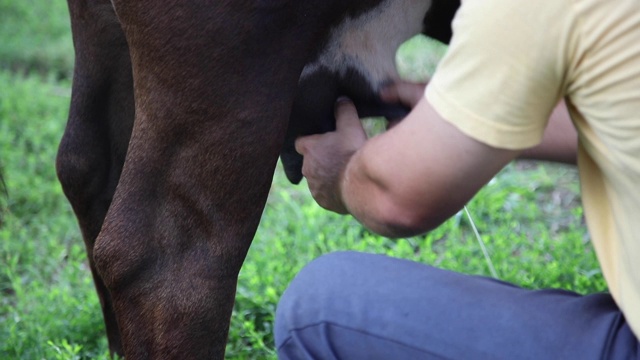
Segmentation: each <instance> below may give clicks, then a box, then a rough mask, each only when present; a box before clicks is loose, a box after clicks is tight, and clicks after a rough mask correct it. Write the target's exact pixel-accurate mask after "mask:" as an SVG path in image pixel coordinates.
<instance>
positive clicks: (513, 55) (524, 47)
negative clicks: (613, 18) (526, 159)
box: [425, 0, 572, 150]
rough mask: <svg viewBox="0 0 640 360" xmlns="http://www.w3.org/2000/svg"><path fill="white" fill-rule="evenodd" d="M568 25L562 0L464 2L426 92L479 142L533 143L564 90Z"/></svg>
mask: <svg viewBox="0 0 640 360" xmlns="http://www.w3.org/2000/svg"><path fill="white" fill-rule="evenodd" d="M571 26H572V21H571V9H570V4H569V1H565V0H536V1H519V0H465V1H463V2H462V6H461V7H460V9H459V10H458V13H457V14H456V17H455V19H454V21H453V25H452V27H453V38H452V41H451V44H450V46H449V49H448V51H447V53H446V54H445V56H444V58H443V59H442V61H441V62H440V64H439V65H438V68H437V69H436V72H435V74H434V76H433V78H432V80H431V82H430V83H429V85H428V86H427V90H426V92H425V96H426V97H427V100H428V101H429V102H430V104H431V105H432V106H433V107H434V108H435V110H436V111H437V112H438V113H439V114H440V115H441V116H442V117H443V118H445V119H446V120H447V121H449V122H450V123H452V124H453V125H455V126H456V127H457V128H458V129H460V130H461V131H462V132H464V133H465V134H467V135H468V136H470V137H472V138H474V139H476V140H478V141H481V142H483V143H485V144H488V145H490V146H493V147H497V148H506V149H514V150H517V149H525V148H529V147H532V146H535V145H537V144H538V143H540V141H541V139H542V135H543V133H544V128H545V127H546V124H547V122H548V119H549V116H550V114H551V112H552V110H553V108H554V107H555V105H556V104H557V103H558V101H559V100H560V98H561V97H562V95H563V92H564V91H565V84H564V82H565V79H564V78H565V75H564V74H565V66H566V65H565V64H566V58H567V52H568V51H570V46H571V42H570V40H569V38H570V34H571Z"/></svg>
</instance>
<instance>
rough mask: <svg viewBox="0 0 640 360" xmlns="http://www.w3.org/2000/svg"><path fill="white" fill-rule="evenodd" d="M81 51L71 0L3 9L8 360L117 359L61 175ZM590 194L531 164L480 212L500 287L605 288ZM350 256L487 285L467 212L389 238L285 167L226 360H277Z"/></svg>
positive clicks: (473, 207)
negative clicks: (301, 307) (282, 311)
mask: <svg viewBox="0 0 640 360" xmlns="http://www.w3.org/2000/svg"><path fill="white" fill-rule="evenodd" d="M70 41H71V40H70V34H69V28H68V24H67V14H66V5H65V3H64V2H63V1H61V0H59V1H55V2H49V1H39V2H36V1H35V0H23V1H17V0H15V1H8V0H0V167H1V168H2V170H3V172H4V178H5V187H6V193H4V192H3V193H0V359H96V358H97V359H100V358H106V357H107V344H106V339H105V337H104V327H103V324H102V319H101V314H100V310H99V304H98V300H97V297H96V295H95V293H94V289H93V285H92V282H91V277H90V274H89V271H88V268H87V265H86V257H85V254H84V248H83V244H82V240H81V237H80V234H79V231H78V228H77V225H76V223H75V219H74V217H73V214H72V212H71V209H70V207H69V205H68V203H67V202H66V200H65V198H64V196H63V194H62V191H61V189H60V186H59V184H58V183H57V181H56V178H55V171H54V158H55V152H56V147H57V143H58V141H59V139H60V137H61V135H62V131H63V128H64V123H65V119H66V115H67V108H68V103H69V96H70V79H69V74H70V73H71V66H72V58H73V57H72V46H71V42H70ZM425 45H426V47H427V50H424V48H425ZM441 51H442V49H441V48H440V49H436V50H435V53H434V47H433V46H432V45H430V44H428V43H425V41H424V40H416V41H414V42H412V43H411V44H409V45H408V46H407V47H406V48H405V49H404V50H403V55H402V57H401V59H400V61H399V62H400V63H401V65H402V67H403V69H404V70H403V71H404V72H405V73H411V74H416V73H418V74H419V75H418V77H424V76H426V74H427V73H428V72H429V71H431V70H432V69H433V64H434V63H435V61H437V58H438V56H439V54H440V53H441ZM578 187H579V185H578V181H577V175H576V172H575V170H574V169H573V168H571V167H564V166H549V165H536V164H533V163H528V162H520V163H514V164H512V165H510V166H509V167H508V168H507V169H505V170H504V171H503V172H501V173H500V174H499V175H498V176H497V177H496V178H495V179H494V180H493V181H491V183H490V184H489V185H488V186H487V187H486V188H485V189H483V190H482V191H481V192H480V193H479V194H478V195H477V196H476V197H475V198H474V199H473V200H472V201H471V202H470V203H469V205H468V207H469V210H470V212H471V214H472V216H473V218H474V220H475V222H476V225H477V226H478V228H479V231H480V233H481V234H482V238H483V239H484V241H485V242H486V244H487V248H488V251H489V253H490V255H491V258H492V260H493V263H494V264H495V266H496V270H497V273H498V276H499V277H500V278H501V279H503V280H506V281H511V282H514V283H516V284H519V285H521V286H524V287H527V288H547V287H562V288H566V289H571V290H575V291H578V292H582V293H587V292H595V291H602V290H604V289H606V285H605V283H604V281H603V279H602V275H601V273H600V270H599V267H598V265H597V262H596V259H595V256H594V253H593V250H592V248H591V245H590V242H589V237H588V234H587V233H586V231H585V227H584V221H583V214H582V208H581V205H580V196H579V193H578ZM346 249H351V250H358V251H367V252H374V253H384V254H388V255H391V256H397V257H402V258H407V259H412V260H415V261H420V262H424V263H428V264H432V265H436V266H439V267H443V268H447V269H452V270H457V271H461V272H465V273H470V274H483V275H489V270H488V267H487V263H486V262H485V260H484V258H483V256H482V253H481V250H480V247H479V246H478V244H477V242H476V239H475V237H474V235H473V231H472V229H471V227H470V225H469V221H468V219H467V218H466V217H465V216H464V214H462V213H461V214H458V215H456V216H455V217H453V218H452V219H451V220H449V221H448V222H446V223H445V224H444V225H442V226H441V227H440V228H438V229H437V230H435V231H433V232H431V233H429V234H427V235H425V236H421V237H416V238H410V239H403V240H397V241H391V240H388V239H385V238H382V237H379V236H376V235H375V234H372V233H370V232H369V231H367V230H366V229H364V228H363V227H362V226H360V225H359V224H358V223H357V222H355V221H354V220H353V219H352V218H350V217H341V216H336V215H334V214H329V213H327V212H325V211H323V210H322V209H320V208H319V207H318V206H317V205H316V204H315V203H314V202H313V200H312V199H311V198H310V196H309V195H308V191H307V189H306V186H305V185H304V184H303V185H301V186H293V185H290V184H288V183H287V182H286V180H285V178H284V176H283V175H282V173H281V171H280V169H278V171H277V172H276V176H275V180H274V184H273V187H272V189H271V194H270V197H269V201H268V204H267V207H266V209H265V212H264V216H263V219H262V222H261V225H260V228H259V230H258V233H257V234H256V238H255V240H254V243H253V245H252V248H251V250H250V252H249V255H248V258H247V261H246V263H245V265H244V267H243V269H242V272H241V274H240V280H239V286H238V296H237V301H236V306H235V310H234V314H233V320H232V327H231V331H230V335H229V345H228V347H227V350H228V351H227V352H228V357H229V358H231V359H274V358H275V354H274V350H273V336H272V331H271V330H272V323H273V314H274V310H275V307H276V304H277V301H278V298H279V296H280V294H281V293H282V292H283V290H284V289H285V288H286V286H287V283H288V282H289V281H290V280H291V279H292V277H293V276H294V275H295V274H296V272H297V271H299V270H300V268H301V267H303V266H304V265H305V264H306V263H308V262H309V261H310V260H312V259H314V258H315V257H317V256H319V255H321V254H324V253H327V252H331V251H336V250H346Z"/></svg>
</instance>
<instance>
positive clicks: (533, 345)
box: [275, 0, 640, 359]
mask: <svg viewBox="0 0 640 360" xmlns="http://www.w3.org/2000/svg"><path fill="white" fill-rule="evenodd" d="M453 30H454V35H453V38H452V42H451V45H450V47H449V50H448V52H447V54H446V55H445V57H444V59H443V60H442V62H441V64H440V66H439V67H438V69H437V70H436V73H435V75H434V77H433V79H432V80H431V82H430V83H429V85H428V86H427V89H426V92H425V96H424V97H423V96H421V95H422V93H421V91H420V90H419V88H417V87H416V86H414V85H408V84H399V85H396V86H395V87H392V88H391V89H388V90H387V91H386V94H385V96H386V98H387V99H389V100H390V101H393V100H399V101H403V102H405V103H408V104H410V105H414V108H413V111H412V112H411V113H410V114H409V115H408V116H407V117H406V118H405V119H404V120H402V122H400V123H399V124H398V125H396V126H394V127H393V128H391V129H390V130H389V131H388V132H386V133H384V134H382V135H380V136H377V137H375V138H372V139H370V140H367V139H366V136H365V134H364V131H363V130H362V127H361V125H360V122H359V119H358V115H357V113H356V111H355V109H354V107H353V105H352V104H351V103H350V102H348V101H346V100H340V101H339V102H338V103H337V105H336V119H337V130H336V131H335V132H332V133H328V134H323V135H314V136H309V137H304V138H300V139H299V140H298V141H297V143H296V149H297V151H298V152H300V153H301V154H303V155H304V166H303V174H304V175H305V177H306V178H307V181H308V184H309V188H310V190H311V193H312V195H313V196H314V198H315V199H316V201H317V202H318V203H319V204H320V205H321V206H323V207H324V208H326V209H328V210H331V211H335V212H338V213H343V214H347V213H350V214H352V215H353V216H355V217H356V218H357V219H358V220H359V221H361V222H362V223H363V224H364V225H365V226H367V227H368V228H370V229H372V230H373V231H375V232H378V233H380V234H382V235H386V236H389V237H404V236H410V235H416V234H421V233H424V232H426V231H429V230H431V229H433V228H435V227H437V226H438V225H439V224H441V223H442V222H443V221H444V220H445V219H447V218H448V217H450V216H451V215H453V214H455V213H456V212H457V211H459V210H460V208H461V207H462V206H463V205H464V204H465V203H466V202H467V201H468V200H469V199H471V198H472V197H473V195H474V194H475V193H476V192H477V191H478V190H479V189H480V188H481V187H482V186H484V184H486V183H487V182H488V181H489V180H490V179H491V178H492V177H493V176H494V175H495V174H496V173H497V172H498V171H499V170H500V169H502V167H504V166H505V165H506V164H507V163H509V162H510V161H512V160H513V159H515V158H516V157H518V156H526V157H531V158H543V159H547V160H558V161H564V162H572V161H575V159H576V158H577V164H578V167H579V170H580V177H581V186H582V199H583V205H584V209H585V214H586V218H587V224H588V228H589V231H590V234H591V236H592V239H593V243H594V247H595V249H596V253H597V255H598V258H599V261H600V263H601V267H602V270H603V273H604V276H605V279H606V280H607V283H608V286H609V289H610V292H611V295H609V294H594V295H588V296H580V295H578V294H574V293H571V292H567V291H562V290H541V291H530V290H524V289H520V288H518V287H516V286H513V285H510V284H506V283H503V282H499V281H495V280H491V279H487V278H482V277H473V276H467V275H462V274H457V273H453V272H449V271H444V270H440V269H436V268H433V267H429V266H427V265H423V264H417V263H413V262H409V261H405V260H399V259H393V258H389V257H385V256H379V255H369V254H359V253H337V254H330V255H325V256H323V257H321V258H319V259H317V260H315V261H314V262H312V263H311V264H309V265H308V266H307V267H306V268H305V269H303V270H302V271H301V273H300V274H299V275H298V276H297V277H296V279H295V280H294V281H293V282H292V284H291V285H290V287H289V289H287V291H286V292H285V294H284V295H283V298H282V300H281V302H280V304H279V306H278V311H277V315H276V318H277V319H276V329H275V330H276V346H277V347H278V353H279V355H280V357H281V358H282V359H423V358H428V359H431V358H445V359H521V358H530V359H601V358H606V359H628V358H632V359H640V350H639V344H638V340H637V335H639V334H640V221H638V220H639V219H638V217H639V216H640V188H639V187H640V185H639V184H640V2H639V1H637V0H608V1H602V0H538V1H514V0H482V1H481V0H465V1H463V3H462V6H461V8H460V10H459V11H458V13H457V15H456V18H455V20H454V23H453ZM416 89H418V90H416ZM416 93H418V94H419V95H418V96H416V95H415V94H416ZM562 99H564V101H565V102H566V108H568V110H569V113H570V117H569V115H568V114H567V113H566V111H564V110H563V109H564V105H563V103H562ZM559 102H560V106H559V107H558V108H557V110H556V111H553V109H554V108H555V107H556V105H557V104H558V103H559ZM572 123H573V124H572ZM574 127H575V129H577V136H576V130H573V129H574ZM634 334H635V335H634Z"/></svg>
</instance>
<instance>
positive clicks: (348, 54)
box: [300, 0, 431, 90]
mask: <svg viewBox="0 0 640 360" xmlns="http://www.w3.org/2000/svg"><path fill="white" fill-rule="evenodd" d="M430 6H431V0H384V1H383V2H381V3H380V5H378V6H377V7H375V8H373V9H371V10H369V11H367V12H365V13H363V14H361V15H360V16H358V17H356V18H350V17H349V18H346V19H345V20H344V21H343V22H342V23H340V24H339V25H338V26H336V27H334V28H333V29H331V32H330V37H329V41H328V43H327V46H326V47H325V48H324V49H323V50H322V52H321V53H320V55H319V57H318V58H317V59H316V60H314V61H313V62H311V63H309V64H307V65H306V66H305V67H304V69H303V71H302V74H301V76H300V81H303V80H304V79H305V78H306V77H308V76H310V75H311V74H313V73H315V72H316V71H319V70H321V69H325V70H329V71H331V72H334V73H337V74H338V75H339V76H340V77H342V76H344V75H345V73H346V71H347V70H348V69H355V70H357V71H359V72H360V73H361V74H362V75H363V76H365V78H366V79H367V80H368V81H369V83H370V85H371V88H372V89H374V90H377V89H379V87H380V86H381V85H382V84H383V83H384V82H386V81H389V80H396V79H398V77H399V76H398V72H397V70H396V66H395V55H396V51H397V50H398V47H399V46H400V45H401V44H402V43H403V42H404V41H406V40H407V39H409V38H411V37H412V36H414V35H416V34H418V33H420V32H421V31H422V26H423V24H422V22H423V20H424V17H425V14H426V12H427V10H428V9H429V7H430Z"/></svg>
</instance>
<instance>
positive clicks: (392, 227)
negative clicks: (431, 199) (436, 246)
mask: <svg viewBox="0 0 640 360" xmlns="http://www.w3.org/2000/svg"><path fill="white" fill-rule="evenodd" d="M447 218H448V217H447V216H446V215H444V214H443V213H441V212H439V211H437V210H429V209H425V208H420V209H411V208H410V207H406V206H401V205H396V204H388V205H386V206H383V207H382V208H380V211H379V213H378V216H377V219H375V221H373V222H372V223H371V224H365V225H368V227H370V228H371V230H373V231H374V232H376V233H379V234H380V235H383V236H386V237H389V238H403V237H411V236H416V235H421V234H424V233H426V232H428V231H431V230H433V229H435V228H436V227H438V226H439V225H440V224H442V223H443V222H444V221H445V220H446V219H447Z"/></svg>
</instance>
